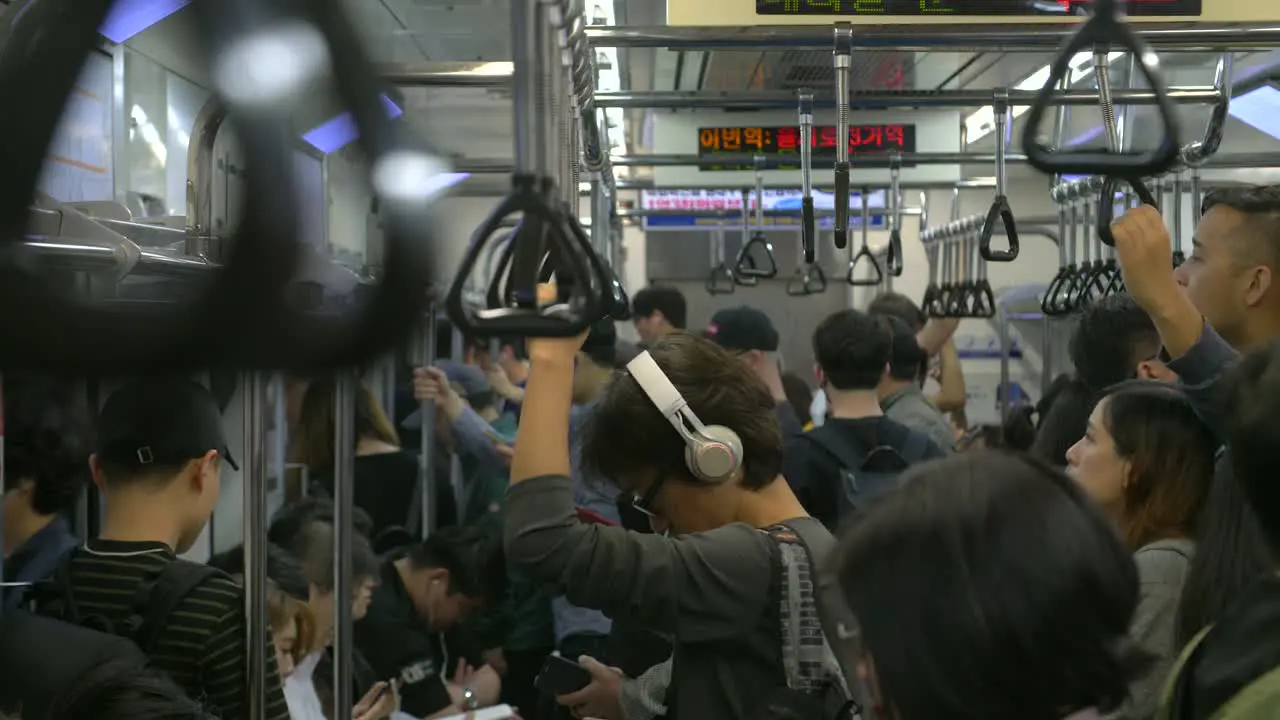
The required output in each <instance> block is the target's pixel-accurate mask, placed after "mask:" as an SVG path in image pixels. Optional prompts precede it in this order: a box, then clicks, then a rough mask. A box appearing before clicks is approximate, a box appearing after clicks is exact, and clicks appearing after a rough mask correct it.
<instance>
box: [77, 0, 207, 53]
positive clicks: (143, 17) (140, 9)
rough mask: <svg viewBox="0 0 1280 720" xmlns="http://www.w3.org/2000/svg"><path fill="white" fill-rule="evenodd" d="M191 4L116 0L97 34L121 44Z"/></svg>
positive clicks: (166, 0) (185, 1) (172, 0)
mask: <svg viewBox="0 0 1280 720" xmlns="http://www.w3.org/2000/svg"><path fill="white" fill-rule="evenodd" d="M190 4H191V0H116V1H115V2H114V3H112V5H111V11H110V12H109V13H107V19H106V20H104V21H103V22H102V27H100V28H98V32H100V33H102V36H103V37H105V38H106V39H108V40H110V41H111V42H113V43H122V42H124V41H125V40H128V39H129V38H131V37H133V36H134V35H137V34H138V33H140V32H142V31H143V30H146V29H147V28H149V27H151V26H152V25H155V24H156V23H158V22H160V21H161V20H163V19H165V18H167V17H169V16H170V15H172V14H174V13H176V12H178V11H179V10H181V9H182V8H184V7H186V6H188V5H190Z"/></svg>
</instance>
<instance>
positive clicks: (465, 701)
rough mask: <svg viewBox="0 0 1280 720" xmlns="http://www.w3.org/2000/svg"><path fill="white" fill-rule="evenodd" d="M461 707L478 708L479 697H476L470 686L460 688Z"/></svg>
mask: <svg viewBox="0 0 1280 720" xmlns="http://www.w3.org/2000/svg"><path fill="white" fill-rule="evenodd" d="M462 709H463V710H479V709H480V698H478V697H476V693H475V691H474V690H472V689H471V688H462Z"/></svg>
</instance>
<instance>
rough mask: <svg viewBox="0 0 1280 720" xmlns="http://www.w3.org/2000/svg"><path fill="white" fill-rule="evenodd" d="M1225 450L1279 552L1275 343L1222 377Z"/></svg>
mask: <svg viewBox="0 0 1280 720" xmlns="http://www.w3.org/2000/svg"><path fill="white" fill-rule="evenodd" d="M1228 377H1229V380H1228V384H1227V387H1228V389H1227V393H1226V397H1225V400H1226V404H1225V405H1224V407H1226V408H1230V412H1227V413H1225V417H1226V431H1227V447H1228V448H1230V449H1229V451H1228V452H1227V455H1228V457H1230V459H1231V470H1232V472H1233V473H1234V474H1235V479H1236V482H1237V483H1239V484H1240V488H1241V489H1242V490H1243V491H1244V495H1245V497H1246V498H1247V499H1248V500H1249V504H1250V506H1251V507H1252V508H1253V512H1254V515H1255V517H1257V519H1258V525H1259V526H1260V527H1261V528H1262V532H1263V534H1264V535H1265V536H1266V538H1267V540H1268V542H1269V544H1270V546H1271V552H1272V553H1273V554H1280V484H1277V483H1276V482H1275V478H1274V475H1275V467H1276V464H1277V462H1280V424H1278V423H1277V422H1276V418H1277V417H1280V342H1275V343H1271V344H1270V345H1267V346H1265V347H1262V348H1259V349H1257V350H1254V351H1253V352H1251V353H1249V354H1248V355H1246V356H1244V358H1243V359H1242V360H1241V361H1240V362H1239V364H1237V365H1236V367H1235V369H1234V370H1232V371H1231V373H1230V375H1229V376H1228Z"/></svg>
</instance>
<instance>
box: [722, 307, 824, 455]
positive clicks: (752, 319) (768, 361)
mask: <svg viewBox="0 0 1280 720" xmlns="http://www.w3.org/2000/svg"><path fill="white" fill-rule="evenodd" d="M707 337H708V338H709V339H710V340H711V341H712V342H714V343H715V344H717V345H719V346H720V347H722V348H724V349H725V350H728V351H729V352H731V353H733V354H734V355H736V356H737V357H738V358H739V359H740V360H742V361H743V362H744V363H746V364H747V367H749V368H751V372H752V373H754V374H755V376H756V377H758V378H760V381H761V382H762V383H764V386H765V387H766V388H768V389H769V394H770V396H772V397H773V401H774V405H775V412H777V414H778V423H779V425H780V426H781V428H782V435H783V437H791V436H792V435H799V434H800V433H801V432H804V426H803V424H802V423H801V422H800V417H799V415H798V414H797V413H796V411H795V409H794V408H792V407H791V403H790V402H788V401H787V390H786V388H785V387H783V385H782V368H781V366H780V365H779V360H778V344H779V342H780V341H779V338H778V331H777V329H775V328H774V326H773V321H772V320H770V319H769V316H768V315H765V314H764V313H762V312H760V311H759V310H756V309H755V308H752V307H747V306H745V305H743V306H740V307H736V308H729V309H727V310H721V311H719V312H717V313H716V314H715V315H712V316H711V322H710V323H709V324H708V325H707Z"/></svg>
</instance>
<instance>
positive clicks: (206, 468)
mask: <svg viewBox="0 0 1280 720" xmlns="http://www.w3.org/2000/svg"><path fill="white" fill-rule="evenodd" d="M221 462H222V461H221V459H220V458H219V457H218V451H217V450H210V451H209V452H206V453H205V454H204V455H203V456H201V457H200V459H199V460H197V461H196V468H195V470H196V472H195V473H194V474H195V477H194V478H193V482H194V483H195V489H196V491H197V492H204V489H205V483H206V482H207V480H208V478H216V477H217V476H218V472H219V470H220V468H221V465H220V463H221Z"/></svg>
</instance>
